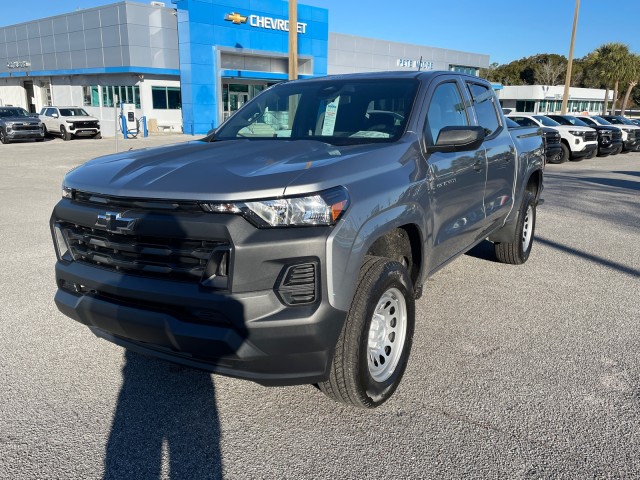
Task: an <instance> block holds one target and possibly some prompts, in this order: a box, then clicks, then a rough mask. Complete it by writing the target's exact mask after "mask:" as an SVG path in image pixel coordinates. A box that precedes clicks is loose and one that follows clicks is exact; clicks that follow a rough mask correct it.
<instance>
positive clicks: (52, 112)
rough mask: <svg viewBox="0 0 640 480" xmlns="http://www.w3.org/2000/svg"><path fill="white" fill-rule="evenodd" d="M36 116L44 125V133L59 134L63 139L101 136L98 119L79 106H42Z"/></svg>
mask: <svg viewBox="0 0 640 480" xmlns="http://www.w3.org/2000/svg"><path fill="white" fill-rule="evenodd" d="M38 117H39V118H40V121H42V124H43V125H44V131H45V134H47V133H51V134H53V135H60V136H61V137H62V138H63V140H71V138H73V137H93V138H102V135H101V133H100V122H99V120H98V119H97V118H95V117H92V116H90V115H89V114H88V113H87V112H86V111H85V110H84V109H83V108H80V107H54V106H48V107H43V108H42V110H40V115H39V116H38Z"/></svg>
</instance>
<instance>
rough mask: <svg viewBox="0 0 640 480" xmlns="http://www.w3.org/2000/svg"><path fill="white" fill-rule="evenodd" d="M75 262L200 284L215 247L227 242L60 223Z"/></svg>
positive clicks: (225, 244)
mask: <svg viewBox="0 0 640 480" xmlns="http://www.w3.org/2000/svg"><path fill="white" fill-rule="evenodd" d="M60 227H61V228H62V231H63V233H64V236H65V238H66V239H67V241H68V243H69V249H70V251H71V254H72V256H73V258H74V260H76V261H80V262H85V263H88V264H92V265H96V266H100V267H103V268H106V269H109V270H114V271H127V272H128V273H134V274H138V275H142V276H149V277H162V278H171V279H176V280H184V281H192V282H198V281H200V280H201V279H202V275H203V273H204V272H205V269H206V266H207V262H208V260H209V258H210V257H211V254H212V252H213V251H214V249H216V248H223V247H225V246H228V243H227V242H225V241H220V242H216V241H208V240H191V239H173V238H158V237H144V236H132V235H120V234H114V233H108V232H105V231H102V230H95V229H92V228H87V227H82V226H78V225H73V224H68V223H61V224H60Z"/></svg>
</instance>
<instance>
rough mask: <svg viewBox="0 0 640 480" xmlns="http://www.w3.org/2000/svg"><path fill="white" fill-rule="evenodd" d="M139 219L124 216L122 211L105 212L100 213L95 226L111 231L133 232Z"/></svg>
mask: <svg viewBox="0 0 640 480" xmlns="http://www.w3.org/2000/svg"><path fill="white" fill-rule="evenodd" d="M137 221H138V219H137V218H124V217H123V216H122V214H121V213H116V212H104V213H103V214H99V215H98V219H97V220H96V225H95V226H96V227H100V228H104V229H105V230H106V231H107V232H111V233H132V232H133V227H134V226H135V224H136V222H137Z"/></svg>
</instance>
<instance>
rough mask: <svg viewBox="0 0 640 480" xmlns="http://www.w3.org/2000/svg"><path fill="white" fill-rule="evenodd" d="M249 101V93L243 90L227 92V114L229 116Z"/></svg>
mask: <svg viewBox="0 0 640 480" xmlns="http://www.w3.org/2000/svg"><path fill="white" fill-rule="evenodd" d="M248 101H249V94H248V93H245V92H229V115H227V116H231V115H233V114H234V113H236V111H237V110H238V109H239V108H240V107H242V106H243V105H244V104H245V103H247V102H248Z"/></svg>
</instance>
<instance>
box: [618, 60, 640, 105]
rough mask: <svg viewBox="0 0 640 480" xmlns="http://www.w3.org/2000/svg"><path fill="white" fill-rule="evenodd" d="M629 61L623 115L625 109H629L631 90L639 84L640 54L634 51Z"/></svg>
mask: <svg viewBox="0 0 640 480" xmlns="http://www.w3.org/2000/svg"><path fill="white" fill-rule="evenodd" d="M628 63H629V65H628V67H627V74H628V76H627V78H625V81H626V82H627V92H626V93H625V94H624V100H622V109H621V112H620V114H621V115H624V111H625V110H626V109H627V103H628V102H629V96H630V95H631V90H633V88H634V87H635V86H636V85H637V84H638V80H639V79H640V55H635V54H633V53H632V54H630V55H629V62H628Z"/></svg>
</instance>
